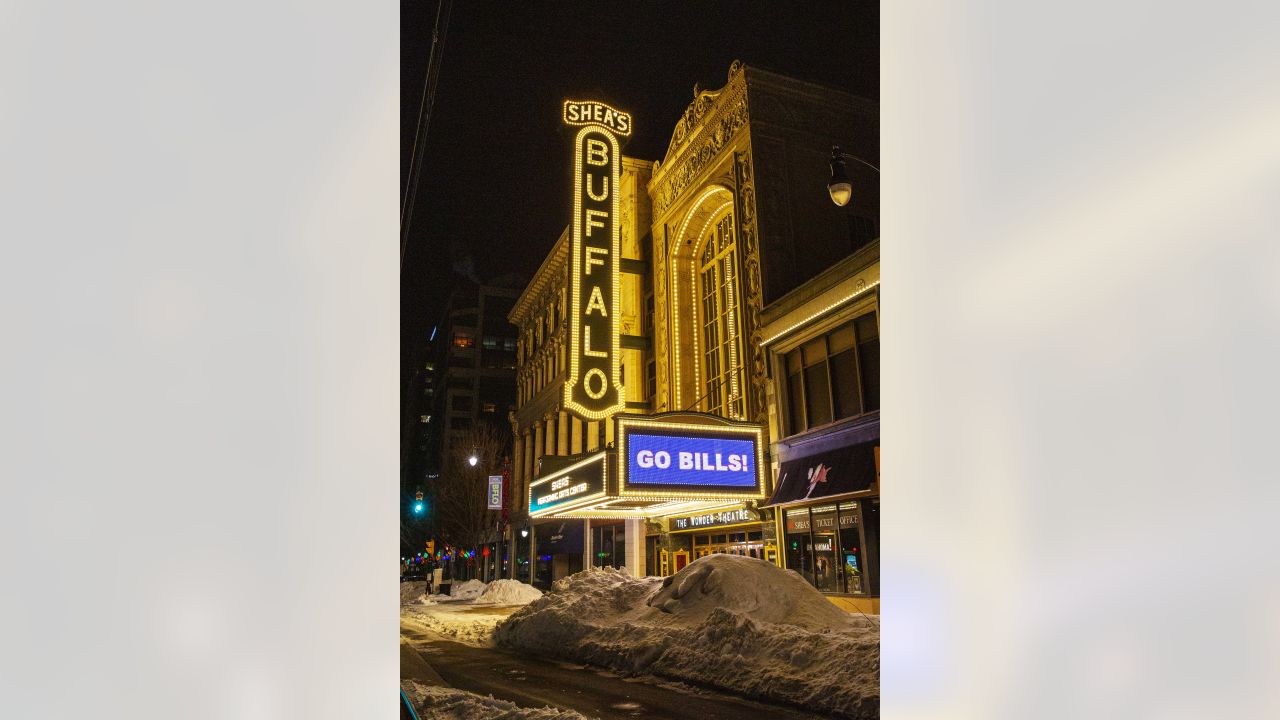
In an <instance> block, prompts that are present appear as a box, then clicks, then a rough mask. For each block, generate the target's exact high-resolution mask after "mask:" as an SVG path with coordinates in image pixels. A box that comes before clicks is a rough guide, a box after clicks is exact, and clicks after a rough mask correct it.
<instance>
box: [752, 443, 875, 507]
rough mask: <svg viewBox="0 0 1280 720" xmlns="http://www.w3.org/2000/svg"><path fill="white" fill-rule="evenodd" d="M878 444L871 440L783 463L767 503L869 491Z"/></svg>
mask: <svg viewBox="0 0 1280 720" xmlns="http://www.w3.org/2000/svg"><path fill="white" fill-rule="evenodd" d="M877 445H879V441H878V440H872V441H869V442H864V443H858V444H856V445H846V446H845V447H842V448H838V449H836V450H829V451H827V452H824V453H817V454H814V455H808V456H806V457H802V458H796V459H794V460H788V461H786V462H784V463H782V467H781V468H779V470H778V484H777V489H776V490H775V491H774V493H773V497H772V498H770V499H769V505H781V504H784V503H791V502H796V501H799V500H808V499H817V498H823V497H830V496H832V495H844V494H847V493H855V492H862V491H864V490H870V489H871V488H872V487H874V486H875V482H876V447H877Z"/></svg>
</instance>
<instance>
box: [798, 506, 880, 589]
mask: <svg viewBox="0 0 1280 720" xmlns="http://www.w3.org/2000/svg"><path fill="white" fill-rule="evenodd" d="M784 517H785V522H786V540H785V552H786V567H787V569H789V570H795V571H796V572H798V573H800V575H801V576H802V577H803V578H804V579H805V580H807V581H808V582H809V583H810V584H812V585H813V586H814V587H816V588H817V589H818V590H820V591H822V592H835V593H847V594H850V595H879V594H880V574H879V548H880V499H879V498H866V499H864V500H857V501H846V502H842V503H840V504H839V505H838V506H837V505H822V506H818V507H813V508H801V509H795V510H787V511H786V515H785V516H784Z"/></svg>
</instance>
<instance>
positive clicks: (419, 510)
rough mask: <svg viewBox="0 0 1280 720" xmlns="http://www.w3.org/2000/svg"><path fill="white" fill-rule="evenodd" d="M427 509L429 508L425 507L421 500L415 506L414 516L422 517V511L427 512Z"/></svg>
mask: <svg viewBox="0 0 1280 720" xmlns="http://www.w3.org/2000/svg"><path fill="white" fill-rule="evenodd" d="M426 507H427V506H426V505H424V504H423V503H422V501H421V500H419V501H418V502H416V503H414V504H413V514H415V515H421V514H422V511H423V510H425V509H426Z"/></svg>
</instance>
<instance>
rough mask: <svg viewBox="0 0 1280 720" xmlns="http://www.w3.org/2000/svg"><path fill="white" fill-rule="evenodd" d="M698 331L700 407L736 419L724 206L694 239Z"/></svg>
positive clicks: (731, 260) (739, 409) (736, 293)
mask: <svg viewBox="0 0 1280 720" xmlns="http://www.w3.org/2000/svg"><path fill="white" fill-rule="evenodd" d="M699 246H700V247H701V250H700V251H699V255H698V261H697V266H698V301H699V302H698V307H697V309H698V331H699V338H698V340H699V348H698V350H699V353H700V354H701V356H702V357H701V358H699V362H701V373H700V375H701V376H702V387H701V388H700V389H699V390H700V393H701V395H702V402H701V405H702V407H703V409H705V410H706V411H707V412H711V413H716V414H718V415H723V416H725V417H731V418H741V417H743V416H744V414H745V410H744V408H743V402H742V397H743V393H742V377H741V373H740V370H739V366H740V365H741V362H742V344H741V335H742V333H741V332H739V328H738V317H739V316H740V315H741V312H740V310H739V306H738V303H739V300H738V299H739V298H740V297H742V293H741V291H740V290H739V288H738V272H737V252H736V245H735V243H734V232H733V213H732V211H731V210H729V209H727V208H726V209H725V210H724V212H723V213H720V214H718V215H716V216H715V217H713V218H712V219H711V221H710V222H708V223H707V231H706V234H705V235H704V236H703V237H702V238H700V239H699Z"/></svg>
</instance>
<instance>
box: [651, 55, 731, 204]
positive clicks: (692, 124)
mask: <svg viewBox="0 0 1280 720" xmlns="http://www.w3.org/2000/svg"><path fill="white" fill-rule="evenodd" d="M741 72H742V63H741V62H739V61H737V60H734V61H733V64H732V65H730V66H729V77H728V79H727V80H726V82H725V86H724V87H723V88H721V89H720V90H717V91H714V92H711V91H703V90H700V89H699V88H698V87H697V86H696V85H695V86H694V99H693V103H692V104H690V105H689V107H688V109H686V110H685V112H684V116H683V117H681V118H680V120H679V121H677V122H676V128H675V132H673V133H672V135H671V144H670V145H669V146H668V147H667V155H666V158H665V159H664V161H663V163H655V165H654V176H655V177H658V176H659V175H661V177H660V178H659V182H658V186H657V187H656V188H655V191H654V193H653V211H654V215H655V217H656V216H659V215H661V214H662V213H663V212H664V211H665V210H666V209H667V208H669V207H671V204H672V202H674V201H675V200H676V199H677V198H679V197H680V195H681V193H683V192H684V191H685V190H686V189H688V187H689V183H691V182H693V180H694V179H695V178H697V176H698V174H699V173H701V172H702V171H703V170H704V169H705V168H706V166H707V164H708V163H709V162H710V161H711V160H712V159H713V158H714V157H715V156H716V154H717V153H719V151H720V150H721V148H723V147H724V146H725V144H726V143H728V142H729V141H730V140H732V139H733V136H734V135H735V134H736V133H737V132H738V130H739V129H741V128H742V126H743V125H746V124H747V117H748V113H747V94H746V85H745V82H744V81H740V75H741ZM735 80H738V81H737V82H735ZM699 126H701V127H702V128H703V130H702V133H701V134H700V135H699V134H698V133H696V132H695V131H696V129H697V128H698V127H699ZM695 135H697V136H698V137H697V138H696V139H695V137H694V136H695ZM686 143H688V146H687V147H686ZM672 163H674V166H673V167H670V168H668V169H667V170H665V171H664V170H662V168H663V166H664V164H666V165H671V164H672Z"/></svg>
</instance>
